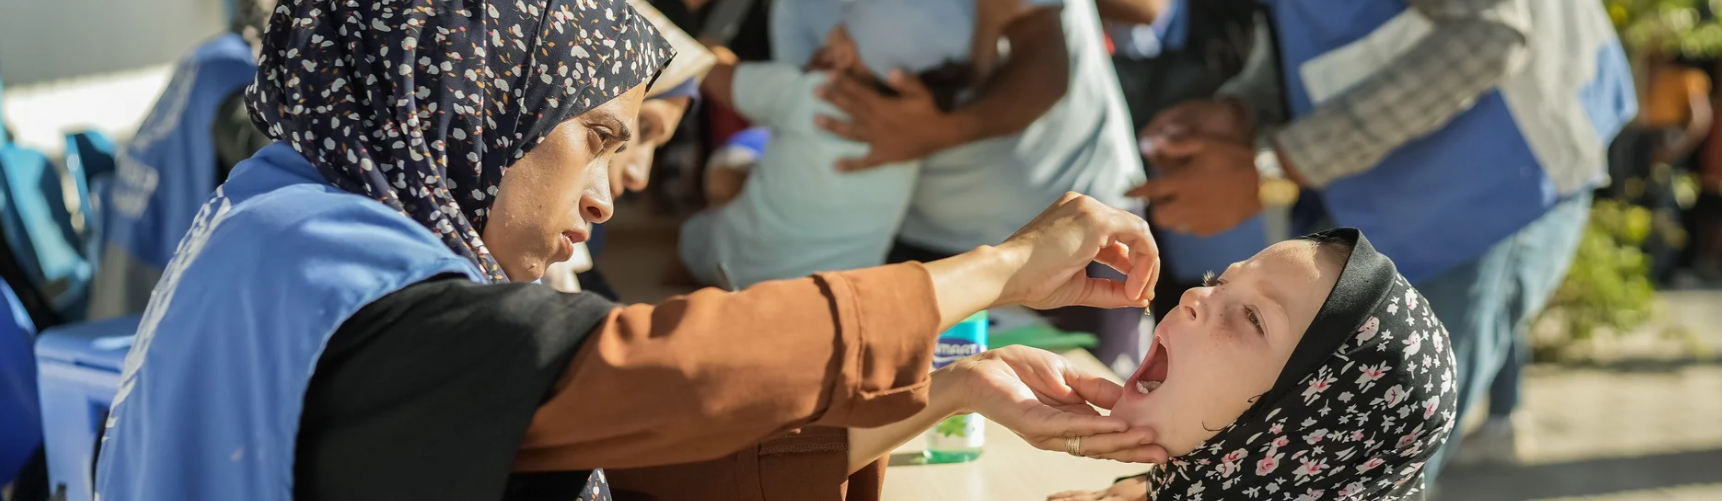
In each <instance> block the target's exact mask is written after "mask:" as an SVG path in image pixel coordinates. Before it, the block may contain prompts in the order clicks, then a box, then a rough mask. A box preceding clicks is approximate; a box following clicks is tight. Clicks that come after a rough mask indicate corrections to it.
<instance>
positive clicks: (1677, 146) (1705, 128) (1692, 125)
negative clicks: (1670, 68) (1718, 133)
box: [1657, 69, 1713, 163]
mask: <svg viewBox="0 0 1722 501" xmlns="http://www.w3.org/2000/svg"><path fill="white" fill-rule="evenodd" d="M1680 78H1681V80H1682V81H1681V84H1682V86H1683V87H1684V88H1685V89H1686V102H1687V105H1688V106H1689V107H1690V108H1689V109H1688V110H1687V118H1686V126H1685V127H1682V128H1681V129H1680V135H1679V137H1676V138H1674V140H1673V141H1672V142H1671V143H1669V145H1668V146H1667V147H1666V148H1665V149H1663V151H1658V152H1657V154H1658V156H1659V157H1660V158H1658V159H1657V161H1658V162H1670V163H1671V162H1678V161H1680V160H1681V159H1684V158H1686V156H1688V155H1691V154H1692V150H1693V149H1696V148H1698V144H1699V143H1702V142H1704V139H1705V138H1706V137H1708V136H1709V135H1710V126H1711V120H1712V118H1713V117H1712V116H1711V112H1712V110H1711V109H1710V77H1709V76H1706V75H1705V74H1704V72H1702V71H1699V70H1693V69H1688V70H1684V71H1682V72H1681V75H1680Z"/></svg>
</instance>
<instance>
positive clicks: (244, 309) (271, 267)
mask: <svg viewBox="0 0 1722 501" xmlns="http://www.w3.org/2000/svg"><path fill="white" fill-rule="evenodd" d="M450 273H453V274H462V275H465V276H466V277H468V278H470V279H472V280H475V281H476V280H481V279H482V277H483V275H482V274H481V273H480V272H479V270H478V268H477V267H476V266H474V265H473V264H472V263H471V262H469V261H467V260H466V259H465V258H463V257H461V256H459V255H457V254H455V253H454V252H453V251H451V250H449V248H448V247H447V246H445V245H444V244H443V243H442V241H440V240H438V239H437V238H436V237H435V236H434V235H432V234H431V232H430V231H429V230H427V229H425V228H424V227H423V226H420V225H419V224H418V223H416V222H414V221H412V220H411V219H408V218H407V217H406V216H404V215H402V214H400V213H399V212H397V211H395V210H392V209H390V208H388V207H387V206H385V205H383V204H381V203H378V202H376V201H373V200H370V199H367V198H364V197H361V196H358V195H353V194H350V193H347V192H345V191H342V190H340V189H339V188H335V187H334V186H332V185H329V184H328V183H327V182H326V181H324V179H323V177H322V176H321V175H320V174H318V173H317V171H316V169H315V168H314V167H313V166H312V165H311V164H310V163H309V162H307V161H305V159H304V157H302V156H300V155H299V154H298V153H297V152H295V151H294V150H293V148H292V147H290V146H287V145H286V144H285V143H276V144H273V145H270V146H268V147H266V148H264V149H263V150H261V151H259V152H258V153H257V154H256V155H255V156H253V157H252V158H251V159H249V160H246V161H245V162H242V163H240V165H239V166H238V167H237V168H236V169H235V170H234V172H233V175H232V177H230V178H229V180H228V181H227V183H225V184H223V185H222V187H221V188H220V189H217V190H215V193H214V195H213V196H212V197H211V198H210V199H209V201H208V202H207V203H205V204H204V205H203V207H202V209H200V210H198V212H197V215H196V217H194V218H193V219H192V220H191V229H190V231H189V232H188V233H187V234H186V236H185V239H184V240H182V241H181V242H180V244H179V248H178V250H177V252H176V253H175V255H174V258H173V260H172V261H171V262H170V263H169V264H168V266H167V269H166V270H165V271H164V272H163V275H162V280H161V283H160V284H159V285H157V286H156V290H155V296H154V297H153V298H152V299H151V300H150V303H149V307H148V308H147V309H146V310H145V311H144V316H143V320H142V324H141V325H139V327H138V335H137V340H136V342H135V344H134V345H133V347H132V351H131V353H130V354H129V355H128V356H127V357H126V363H125V368H124V371H123V373H122V375H121V379H120V388H119V392H118V394H117V395H116V396H115V397H114V404H113V410H112V414H111V417H110V419H109V420H108V424H107V426H108V428H107V435H106V436H105V437H104V438H103V442H102V454H101V458H100V460H99V464H98V466H97V470H96V475H97V476H96V492H97V495H98V496H100V497H99V498H98V499H103V500H106V501H158V500H176V501H177V500H183V501H200V500H209V501H225V500H246V501H270V500H277V501H289V500H291V499H292V498H293V463H294V445H295V439H296V437H297V435H298V431H299V418H300V412H301V410H302V408H303V401H304V398H305V390H306V387H307V386H308V384H309V383H310V379H311V373H312V370H313V369H314V368H315V367H316V365H317V360H318V358H319V356H320V355H321V354H322V352H323V348H324V346H325V343H326V342H327V341H328V339H329V337H330V336H331V335H333V334H334V333H335V330H336V329H337V328H339V327H340V325H341V324H342V323H343V322H344V321H346V319H347V318H348V317H349V316H351V315H352V314H353V313H354V312H356V311H358V310H359V308H361V307H363V306H364V305H366V304H369V303H371V302H372V301H375V300H377V299H378V298H381V297H383V296H384V295H386V294H389V293H391V292H394V291H396V290H399V289H401V288H402V287H405V286H407V285H411V284H413V283H417V282H421V281H424V280H425V279H428V278H430V277H433V276H436V275H441V274H450Z"/></svg>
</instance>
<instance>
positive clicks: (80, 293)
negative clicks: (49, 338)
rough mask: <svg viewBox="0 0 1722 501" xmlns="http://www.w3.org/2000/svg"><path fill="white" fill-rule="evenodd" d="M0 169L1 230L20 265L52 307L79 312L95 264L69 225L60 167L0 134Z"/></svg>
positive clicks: (69, 314) (72, 314)
mask: <svg viewBox="0 0 1722 501" xmlns="http://www.w3.org/2000/svg"><path fill="white" fill-rule="evenodd" d="M0 134H4V132H3V131H0ZM0 173H3V174H4V175H0V212H4V217H0V230H3V231H4V233H5V236H6V241H7V243H9V244H10V245H11V246H12V251H13V254H14V255H15V256H17V257H18V261H19V266H20V267H22V268H23V269H24V272H25V273H26V274H27V275H28V276H29V277H30V280H31V281H32V282H34V283H32V284H31V285H32V286H34V287H35V288H36V289H37V290H40V291H42V294H43V295H44V296H46V297H48V298H49V301H50V302H51V303H52V305H53V308H54V310H55V311H57V312H59V313H60V314H61V315H62V316H63V317H65V318H67V319H80V318H83V316H84V309H85V304H86V303H87V302H88V299H89V290H88V289H89V283H90V279H91V277H92V276H93V275H94V274H95V273H94V271H95V270H94V269H93V266H92V265H91V264H90V262H89V260H88V259H86V257H85V256H84V253H83V239H82V238H81V237H79V236H78V232H77V231H76V229H75V227H74V226H73V225H72V219H71V211H69V210H67V208H66V203H65V195H64V193H65V189H64V185H63V184H62V179H63V178H62V177H61V176H60V171H59V170H58V169H56V168H54V165H53V164H52V163H49V162H48V157H47V156H46V155H43V154H42V153H41V152H38V151H35V150H31V149H27V148H23V147H20V146H18V145H16V144H12V143H11V142H10V141H8V140H0Z"/></svg>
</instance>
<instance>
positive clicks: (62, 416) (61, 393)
mask: <svg viewBox="0 0 1722 501" xmlns="http://www.w3.org/2000/svg"><path fill="white" fill-rule="evenodd" d="M139 320H141V317H140V316H136V315H134V316H127V317H119V318H114V319H109V320H101V321H96V322H83V323H77V324H72V325H65V326H61V327H57V328H54V329H49V330H48V331H47V332H43V333H42V336H41V337H40V338H39V339H37V340H36V364H37V367H38V370H39V371H40V377H39V381H40V383H39V384H40V385H41V389H42V393H41V395H42V435H43V441H44V442H45V443H46V444H45V445H46V448H47V454H48V480H49V482H50V484H49V485H51V486H52V488H51V489H52V490H53V491H54V492H55V493H56V495H55V497H56V498H57V499H64V500H66V501H92V498H93V493H94V491H95V483H94V482H93V478H94V477H93V474H94V472H95V463H94V459H95V452H96V436H97V432H98V431H99V430H101V428H102V427H103V426H104V421H106V418H107V415H108V405H109V404H111V403H112V402H113V400H114V393H115V392H117V391H119V387H120V370H121V368H122V367H124V366H125V360H126V352H129V351H131V347H132V337H133V336H134V335H135V334H136V333H137V328H138V323H139Z"/></svg>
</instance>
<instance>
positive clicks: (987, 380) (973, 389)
mask: <svg viewBox="0 0 1722 501" xmlns="http://www.w3.org/2000/svg"><path fill="white" fill-rule="evenodd" d="M941 371H949V372H950V373H951V375H953V376H957V378H956V382H957V384H958V386H959V391H958V392H957V393H958V394H959V395H961V396H962V398H961V399H960V400H961V405H960V409H959V412H977V413H980V414H981V415H983V416H986V418H987V419H989V420H992V421H993V422H995V423H998V424H999V425H1002V426H1004V427H1005V428H1009V429H1010V430H1011V431H1012V432H1015V433H1016V434H1017V435H1018V436H1020V437H1022V438H1023V440H1025V441H1027V442H1028V443H1029V444H1030V445H1033V446H1035V447H1036V448H1039V449H1043V450H1048V451H1057V452H1066V453H1069V452H1070V450H1069V447H1071V446H1073V445H1075V446H1078V451H1077V453H1078V454H1077V455H1080V456H1084V457H1090V458H1098V459H1111V460H1114V461H1123V462H1131V463H1164V462H1166V458H1167V455H1166V450H1165V449H1163V448H1161V447H1160V446H1158V445H1155V444H1154V438H1155V437H1154V432H1153V431H1152V430H1149V429H1147V428H1141V427H1137V428H1132V427H1131V426H1130V424H1129V423H1126V422H1125V421H1124V420H1123V419H1120V418H1116V417H1109V416H1102V415H1100V412H1099V411H1097V410H1095V408H1094V406H1099V407H1101V408H1111V407H1112V405H1113V404H1114V403H1116V402H1117V401H1118V398H1119V397H1120V396H1121V395H1123V388H1122V387H1120V386H1119V385H1118V384H1117V383H1113V382H1112V381H1108V380H1106V379H1105V378H1102V377H1099V376H1095V375H1092V374H1087V373H1083V372H1081V371H1078V370H1077V369H1075V368H1073V367H1071V366H1070V362H1069V361H1067V360H1065V359H1064V358H1063V357H1060V356H1058V355H1054V354H1052V353H1049V352H1046V351H1044V350H1038V349H1034V348H1028V347H1023V346H1007V347H1003V348H999V349H996V350H992V351H988V352H985V353H982V354H980V355H975V356H972V357H969V358H966V359H963V360H960V361H957V362H955V363H952V364H951V365H950V366H948V367H946V368H944V369H941ZM1091 404H1092V405H1091ZM1072 437H1077V440H1072Z"/></svg>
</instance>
